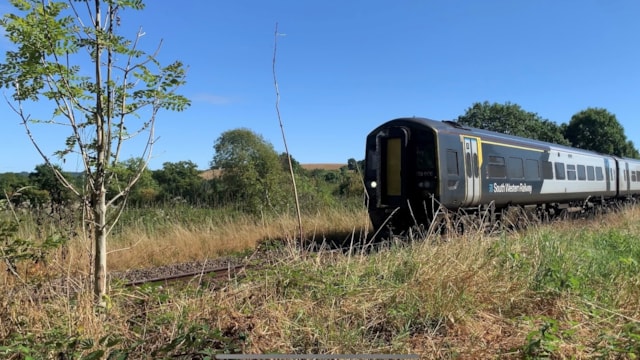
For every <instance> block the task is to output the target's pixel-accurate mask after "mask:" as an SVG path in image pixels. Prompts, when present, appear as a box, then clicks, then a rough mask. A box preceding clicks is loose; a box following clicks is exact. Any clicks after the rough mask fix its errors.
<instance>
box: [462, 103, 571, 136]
mask: <svg viewBox="0 0 640 360" xmlns="http://www.w3.org/2000/svg"><path fill="white" fill-rule="evenodd" d="M457 122H458V123H460V124H462V125H466V126H471V127H475V128H479V129H485V130H491V131H496V132H501V133H504V134H509V135H515V136H522V137H525V138H529V139H536V140H540V141H546V142H551V143H556V144H561V145H568V144H569V142H568V141H567V140H566V139H565V138H564V137H563V134H562V131H561V128H560V127H559V126H558V125H556V124H555V123H553V122H551V121H549V120H547V119H543V118H541V117H540V116H539V115H538V114H536V113H532V112H527V111H525V110H523V109H522V108H521V107H520V106H519V105H517V104H511V103H509V102H507V103H505V104H504V105H503V104H498V103H493V104H490V103H489V102H487V101H485V102H484V103H475V104H473V105H472V106H471V107H470V108H468V109H467V111H466V112H465V114H464V115H461V116H458V120H457Z"/></svg>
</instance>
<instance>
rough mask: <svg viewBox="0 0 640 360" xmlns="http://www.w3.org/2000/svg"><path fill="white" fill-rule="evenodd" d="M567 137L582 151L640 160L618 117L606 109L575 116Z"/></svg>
mask: <svg viewBox="0 0 640 360" xmlns="http://www.w3.org/2000/svg"><path fill="white" fill-rule="evenodd" d="M565 136H566V138H567V139H568V140H569V141H571V143H572V144H573V146H575V147H578V148H581V149H589V150H594V151H598V152H600V153H603V154H611V155H617V156H627V157H632V158H640V156H639V155H640V154H639V153H638V150H636V148H635V146H634V144H633V142H632V141H630V140H627V137H626V135H625V134H624V129H623V128H622V125H620V123H619V122H618V120H617V119H616V116H615V115H613V114H611V113H610V112H608V111H607V110H606V109H601V108H588V109H586V110H582V111H580V112H578V113H577V114H575V115H573V116H572V117H571V121H569V124H568V125H567V126H566V129H565Z"/></svg>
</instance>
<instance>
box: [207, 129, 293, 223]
mask: <svg viewBox="0 0 640 360" xmlns="http://www.w3.org/2000/svg"><path fill="white" fill-rule="evenodd" d="M214 150H215V155H214V157H213V160H212V161H211V167H212V168H216V169H221V170H222V177H221V183H222V186H223V187H224V191H225V192H227V194H228V195H230V196H231V197H232V198H233V199H234V200H235V201H237V202H238V204H242V205H243V207H244V209H245V210H247V211H249V212H253V213H260V212H261V211H263V210H265V209H275V210H278V209H281V208H282V206H283V205H284V204H285V203H286V193H285V191H284V188H285V185H284V184H285V182H286V177H285V173H284V171H283V170H282V165H281V163H280V160H279V157H278V153H277V152H276V151H275V150H274V149H273V145H271V144H270V143H269V142H267V141H266V140H265V139H264V138H262V136H260V135H258V134H256V133H254V132H253V131H251V130H249V129H235V130H229V131H226V132H224V133H222V134H221V135H220V137H219V138H218V139H217V140H216V142H215V145H214Z"/></svg>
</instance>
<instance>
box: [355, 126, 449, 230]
mask: <svg viewBox="0 0 640 360" xmlns="http://www.w3.org/2000/svg"><path fill="white" fill-rule="evenodd" d="M436 154H437V136H436V132H435V130H434V129H432V128H431V127H429V126H427V125H426V124H424V123H422V122H419V121H413V120H411V119H405V120H393V121H390V122H388V123H386V124H384V125H382V126H380V127H378V128H377V129H375V130H374V131H372V132H371V133H370V134H369V136H368V137H367V143H366V155H365V174H364V176H365V186H366V189H367V193H368V196H369V199H368V207H369V215H370V217H371V222H372V224H373V226H374V228H375V229H379V228H380V227H382V226H383V225H388V226H390V227H391V228H392V229H393V228H395V229H404V228H406V227H408V226H411V225H413V222H414V221H417V222H418V223H426V222H427V221H428V219H429V218H430V214H429V209H430V207H431V201H432V198H434V197H437V195H438V194H437V192H438V168H437V160H436ZM425 204H429V206H425ZM392 215H393V216H392Z"/></svg>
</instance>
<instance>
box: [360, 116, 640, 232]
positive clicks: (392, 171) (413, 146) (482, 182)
mask: <svg viewBox="0 0 640 360" xmlns="http://www.w3.org/2000/svg"><path fill="white" fill-rule="evenodd" d="M363 177H364V184H365V189H366V195H367V207H368V213H369V217H370V219H371V223H372V225H373V227H374V228H375V229H377V230H380V229H381V228H383V227H385V228H387V229H390V230H395V231H402V230H404V229H407V228H408V227H411V226H414V225H428V224H430V223H431V222H432V221H433V219H434V215H435V214H436V213H437V212H440V211H442V210H447V211H450V212H454V213H464V214H474V213H475V214H478V213H481V212H486V211H490V212H491V214H492V216H496V215H494V214H498V215H499V214H503V213H504V211H505V210H507V209H510V208H514V207H517V208H522V209H529V210H533V211H535V213H536V214H542V215H545V216H549V217H554V216H558V215H559V214H563V213H568V212H580V213H584V212H586V211H589V210H590V209H598V208H600V209H603V208H604V209H607V208H610V207H612V206H615V205H618V204H622V203H625V202H634V201H636V200H637V199H638V197H640V160H637V159H630V158H624V157H619V156H613V155H607V154H600V153H597V152H593V151H588V150H583V149H578V148H573V147H569V146H563V145H557V144H553V143H547V142H543V141H538V140H532V139H528V138H523V137H519V136H513V135H508V134H503V133H498V132H493V131H488V130H482V129H477V128H472V127H467V126H464V125H462V124H460V123H458V122H455V121H447V120H444V121H437V120H431V119H427V118H418V117H411V118H398V119H394V120H390V121H387V122H385V123H383V124H382V125H380V126H378V127H377V128H375V129H374V130H373V131H371V132H370V133H369V134H368V135H367V138H366V150H365V161H364V169H363Z"/></svg>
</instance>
